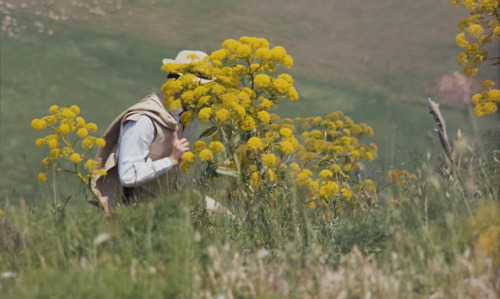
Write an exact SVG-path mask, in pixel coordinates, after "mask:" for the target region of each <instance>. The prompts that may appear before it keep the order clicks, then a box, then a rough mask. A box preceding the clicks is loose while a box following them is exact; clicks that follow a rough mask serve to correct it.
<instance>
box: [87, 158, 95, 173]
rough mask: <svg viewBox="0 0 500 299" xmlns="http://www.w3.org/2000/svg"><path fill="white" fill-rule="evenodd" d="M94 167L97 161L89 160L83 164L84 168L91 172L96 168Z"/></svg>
mask: <svg viewBox="0 0 500 299" xmlns="http://www.w3.org/2000/svg"><path fill="white" fill-rule="evenodd" d="M96 166H97V161H95V160H92V159H89V160H87V162H86V163H85V166H84V167H85V168H87V169H88V170H92V169H94V168H96Z"/></svg>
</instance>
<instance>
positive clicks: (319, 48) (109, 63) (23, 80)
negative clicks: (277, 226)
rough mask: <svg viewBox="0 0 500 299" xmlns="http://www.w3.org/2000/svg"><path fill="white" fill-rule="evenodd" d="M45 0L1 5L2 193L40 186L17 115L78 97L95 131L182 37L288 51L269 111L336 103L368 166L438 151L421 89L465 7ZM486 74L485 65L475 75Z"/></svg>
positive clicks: (143, 90) (441, 63) (451, 115)
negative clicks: (244, 40)
mask: <svg viewBox="0 0 500 299" xmlns="http://www.w3.org/2000/svg"><path fill="white" fill-rule="evenodd" d="M7 2H8V1H3V2H2V4H1V5H3V6H0V7H2V8H3V10H2V11H3V12H1V13H2V14H3V15H2V14H0V18H4V17H5V16H6V14H5V11H6V10H5V7H6V4H5V3H7ZM35 2H36V1H35ZM35 2H33V3H35ZM52 2H53V4H51V5H48V4H43V3H44V2H43V1H39V4H37V5H36V6H33V7H32V6H30V4H26V5H25V6H24V8H23V6H22V5H21V4H20V3H17V2H16V3H14V4H15V9H11V10H9V14H10V15H12V16H14V17H15V18H16V22H17V24H18V26H19V27H23V26H25V27H26V28H25V29H23V30H22V31H21V32H20V33H19V34H18V35H17V37H9V36H8V35H7V34H5V33H2V35H1V86H2V89H1V103H0V108H1V127H0V168H1V169H2V170H1V173H0V196H2V197H3V196H6V197H8V198H12V199H14V200H15V199H16V198H18V197H19V196H21V197H24V196H26V197H28V198H30V197H32V196H33V194H36V193H37V192H41V191H42V190H43V189H40V188H39V186H38V185H37V184H38V183H36V182H35V179H34V175H35V174H36V172H37V167H38V165H37V164H38V161H40V158H41V157H42V154H41V153H38V152H39V150H37V149H36V148H35V147H34V145H33V144H34V140H35V139H36V138H37V137H40V136H39V134H38V133H37V132H34V131H32V130H31V128H30V127H29V124H30V122H31V119H32V118H34V117H37V116H41V115H43V114H44V113H45V111H46V109H48V107H49V106H50V105H52V104H58V105H72V104H77V105H79V106H80V107H81V108H82V113H83V114H84V116H86V118H87V119H89V121H94V122H96V123H97V124H98V125H99V126H100V128H99V131H100V132H103V131H104V129H105V127H106V126H107V125H108V124H109V122H110V121H111V120H112V118H114V116H115V115H117V114H118V113H119V112H121V111H122V109H124V108H125V107H127V106H129V105H130V104H132V103H134V102H136V101H137V100H139V99H140V98H141V97H142V96H143V95H145V94H147V93H149V92H151V91H153V90H155V89H156V88H158V87H159V86H160V85H161V84H162V83H163V81H164V76H163V74H162V73H161V71H160V70H159V68H160V62H161V59H162V58H164V57H173V56H175V54H176V53H177V51H178V50H180V49H186V48H187V49H201V50H205V51H207V52H210V51H212V50H216V49H217V48H218V47H219V46H220V44H221V43H222V41H224V40H225V39H227V38H238V37H240V36H242V35H249V36H258V37H264V38H266V39H268V40H269V42H270V43H271V45H282V46H283V47H285V49H287V51H288V52H289V54H290V55H291V56H292V57H293V58H294V61H295V63H294V67H293V68H292V69H291V70H290V73H291V74H292V76H293V77H294V78H295V80H296V86H297V89H298V91H299V94H300V95H301V100H300V101H299V102H298V103H296V104H293V105H292V104H289V103H284V104H283V106H282V107H281V108H279V109H280V111H278V112H279V113H280V114H283V115H289V116H296V115H301V116H304V115H324V114H326V113H328V112H332V111H336V110H342V111H344V112H345V113H346V114H347V115H350V116H351V117H353V119H354V120H355V121H356V122H366V123H368V124H369V125H371V126H373V128H374V129H375V137H374V140H373V141H374V142H376V143H377V144H378V145H379V150H380V158H379V159H378V162H377V163H378V164H377V167H376V168H377V169H378V171H381V169H385V168H390V167H394V166H395V165H396V166H399V165H401V164H404V163H407V161H408V158H409V157H410V154H411V153H412V150H416V149H424V148H426V149H427V150H429V151H435V152H436V154H440V148H439V145H438V144H437V143H436V139H435V138H430V137H431V136H433V132H432V128H433V127H434V124H433V120H432V118H431V117H430V115H429V114H428V113H427V108H426V106H425V105H426V101H427V96H428V94H427V92H426V89H427V88H428V87H429V86H430V85H431V84H432V82H433V80H434V79H435V78H436V77H438V76H441V75H444V74H449V73H452V72H453V71H457V70H459V67H458V65H457V64H456V63H455V56H456V54H457V53H458V52H459V49H458V48H457V47H456V46H455V44H454V37H455V35H456V34H457V33H458V32H459V31H458V28H457V27H456V24H457V22H458V21H459V19H460V18H461V17H463V16H465V15H464V14H465V11H463V10H460V9H454V8H453V7H451V5H449V3H448V2H447V1H434V0H421V1H400V0H399V1H398V0H376V1H368V2H361V1H349V0H332V1H324V0H323V1H322V0H311V1H304V0H273V1H261V0H258V1H230V0H221V1H204V0H194V1H152V0H151V1H140V2H139V1H134V2H133V1H111V0H110V1H107V2H106V4H103V5H102V7H100V10H96V8H95V7H94V8H93V10H91V9H89V8H85V7H77V6H71V5H69V4H67V2H66V1H52ZM79 2H81V1H74V2H72V3H79ZM36 3H38V2H36ZM82 3H86V2H82ZM89 11H90V12H89ZM40 28H42V29H40ZM37 31H43V32H41V33H38V32H37ZM47 33H49V34H47ZM492 75H497V74H495V73H494V71H493V70H492V69H491V68H490V69H489V70H484V71H482V73H481V74H480V77H483V76H490V77H491V76H492ZM435 100H437V101H439V99H435ZM447 107H449V109H445V110H444V111H443V112H444V114H445V117H446V118H447V120H448V122H449V123H448V125H449V127H450V130H451V131H452V132H451V133H449V134H450V135H454V133H453V130H455V129H456V128H462V130H464V131H466V132H467V133H468V134H471V135H472V134H476V130H477V129H480V128H485V127H491V128H497V127H498V119H497V118H495V117H490V118H488V119H484V120H483V119H481V120H476V119H475V118H474V117H471V115H470V112H469V110H468V109H465V108H459V109H456V108H453V107H450V106H449V105H448V106H447ZM434 137H435V136H434ZM429 141H432V142H429ZM420 154H425V152H420Z"/></svg>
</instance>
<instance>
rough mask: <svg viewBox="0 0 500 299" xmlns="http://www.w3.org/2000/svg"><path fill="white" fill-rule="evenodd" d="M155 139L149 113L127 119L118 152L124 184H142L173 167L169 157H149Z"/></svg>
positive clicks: (119, 172)
mask: <svg viewBox="0 0 500 299" xmlns="http://www.w3.org/2000/svg"><path fill="white" fill-rule="evenodd" d="M154 139H155V129H154V125H153V121H152V120H151V119H150V118H149V117H148V116H147V115H141V117H139V120H138V121H127V122H126V123H125V125H124V126H123V132H122V136H121V138H120V148H119V152H118V176H119V178H120V183H121V184H122V185H123V186H125V187H133V186H138V185H141V184H143V183H145V182H147V181H150V180H152V179H154V178H156V177H158V176H160V175H162V174H164V173H166V172H167V170H169V169H170V168H172V162H171V161H170V159H169V158H162V159H158V160H156V161H153V160H151V158H149V157H148V154H149V146H150V145H151V144H152V143H153V141H154Z"/></svg>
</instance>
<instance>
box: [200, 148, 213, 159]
mask: <svg viewBox="0 0 500 299" xmlns="http://www.w3.org/2000/svg"><path fill="white" fill-rule="evenodd" d="M198 156H199V157H200V159H201V161H203V162H208V161H211V160H212V159H213V158H214V154H213V153H212V151H211V150H209V149H207V148H206V149H204V150H202V151H201V152H200V153H199V155H198Z"/></svg>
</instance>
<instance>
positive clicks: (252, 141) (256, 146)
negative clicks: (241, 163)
mask: <svg viewBox="0 0 500 299" xmlns="http://www.w3.org/2000/svg"><path fill="white" fill-rule="evenodd" d="M247 146H248V148H249V149H250V150H253V151H259V150H263V149H264V144H263V143H262V139H260V138H259V137H250V138H249V139H248V141H247Z"/></svg>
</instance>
